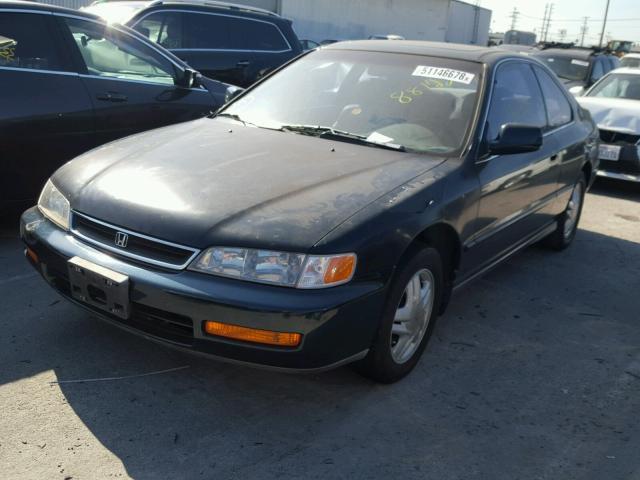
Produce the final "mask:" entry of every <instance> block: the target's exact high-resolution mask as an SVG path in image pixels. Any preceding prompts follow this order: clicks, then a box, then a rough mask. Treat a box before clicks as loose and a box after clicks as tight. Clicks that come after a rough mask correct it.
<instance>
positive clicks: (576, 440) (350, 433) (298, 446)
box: [0, 181, 640, 480]
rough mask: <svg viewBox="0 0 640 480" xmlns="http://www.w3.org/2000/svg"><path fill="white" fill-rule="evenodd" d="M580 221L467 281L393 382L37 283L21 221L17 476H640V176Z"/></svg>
mask: <svg viewBox="0 0 640 480" xmlns="http://www.w3.org/2000/svg"><path fill="white" fill-rule="evenodd" d="M580 227H581V228H580V231H579V232H578V235H577V237H576V240H575V244H574V245H573V246H572V247H571V248H570V249H569V250H567V251H565V252H562V253H555V252H550V251H547V250H545V249H543V248H541V247H537V246H534V247H531V248H529V249H527V250H526V251H524V252H522V253H521V254H519V255H517V256H516V257H514V258H512V259H511V260H510V261H509V262H508V263H506V264H503V265H502V266H500V267H498V268H497V269H495V270H494V271H492V272H491V273H489V274H487V275H486V276H484V277H483V278H481V279H480V280H478V281H476V282H475V283H473V284H471V285H469V286H468V287H466V288H465V289H463V290H462V291H460V292H459V293H457V294H456V295H455V296H454V298H453V300H452V304H451V306H450V307H449V310H448V311H447V313H446V314H445V315H444V316H443V317H441V318H440V319H439V323H438V325H437V327H436V331H435V334H434V337H433V339H432V342H431V344H430V345H429V347H428V348H427V350H426V352H425V355H424V356H423V358H422V360H421V362H420V363H419V365H418V366H417V368H416V370H415V371H414V372H413V373H412V374H411V375H410V376H409V377H407V378H406V379H404V380H403V381H401V382H399V383H397V384H394V385H386V386H382V385H377V384H374V383H372V382H370V381H367V380H365V379H363V378H361V377H360V376H358V375H357V374H356V373H354V372H353V371H352V370H351V369H350V368H341V369H339V370H335V371H332V372H328V373H323V374H314V375H287V374H278V373H271V372H266V371H262V370H255V369H250V368H245V367H239V366H232V365H228V364H223V363H219V362H216V361H211V360H208V359H204V358H200V357H194V356H191V355H188V354H184V353H180V352H176V351H174V350H171V349H168V348H166V347H163V346H159V345H157V344H155V343H151V342H149V341H147V340H144V339H141V338H138V337H136V336H133V335H131V334H128V333H126V332H123V331H121V330H119V329H117V328H115V327H113V326H110V325H107V324H105V323H103V322H101V321H99V320H96V319H94V318H92V317H91V316H90V315H89V314H88V313H86V312H85V311H83V310H82V309H80V308H78V307H76V306H73V305H71V304H69V303H68V302H66V301H65V300H63V299H61V298H60V297H59V296H58V295H57V294H56V293H55V292H54V291H53V290H51V289H50V288H49V287H48V286H47V285H46V284H45V283H44V281H43V280H42V279H41V278H39V277H38V275H37V274H36V273H35V271H34V270H33V269H32V268H31V267H30V266H29V265H28V264H27V262H26V261H25V260H24V258H23V257H22V246H21V244H20V241H19V239H18V236H17V227H16V221H15V219H14V220H9V221H7V220H5V221H4V224H3V226H1V227H0V328H1V333H0V475H2V477H3V478H7V479H8V478H11V479H14V478H33V479H44V478H46V479H93V478H127V477H133V478H141V479H155V478H162V479H165V478H171V479H181V478H188V479H193V478H210V479H216V480H218V479H253V478H256V479H271V478H305V479H315V478H318V479H334V478H336V479H342V478H344V479H349V480H356V479H371V478H384V479H388V478H404V479H406V478H419V479H437V480H446V479H491V480H496V479H508V480H516V479H527V480H531V479H554V480H555V479H593V480H603V479H607V480H609V479H611V480H616V479H624V480H638V479H640V453H639V452H640V185H633V184H625V183H620V182H612V181H607V182H605V181H598V182H597V183H596V186H595V188H594V190H593V191H592V193H590V194H589V195H588V196H587V200H586V204H585V209H584V213H583V219H582V222H581V225H580ZM167 370H168V371H167ZM162 371H165V372H164V373H156V374H153V375H147V374H149V373H154V372H162ZM122 377H126V378H122ZM107 378H110V380H105V379H107ZM93 379H97V380H100V381H89V382H76V381H77V380H93ZM56 382H61V383H56Z"/></svg>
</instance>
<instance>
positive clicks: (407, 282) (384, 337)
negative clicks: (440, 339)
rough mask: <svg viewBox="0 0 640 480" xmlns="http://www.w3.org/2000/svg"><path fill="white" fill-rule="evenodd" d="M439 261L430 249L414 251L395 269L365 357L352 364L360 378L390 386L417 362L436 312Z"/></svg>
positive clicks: (440, 274)
mask: <svg viewBox="0 0 640 480" xmlns="http://www.w3.org/2000/svg"><path fill="white" fill-rule="evenodd" d="M442 292H443V271H442V260H441V258H440V255H439V254H438V251H437V250H435V249H433V248H424V249H420V250H417V251H416V252H415V253H413V254H412V255H410V257H409V258H408V260H407V261H405V262H404V263H403V264H402V266H400V267H399V269H398V271H397V272H396V274H395V275H394V279H393V280H392V284H391V286H390V290H389V294H388V297H387V302H386V304H385V309H384V312H383V318H382V322H381V324H380V327H379V329H378V333H377V335H376V338H375V340H374V342H373V345H372V347H371V349H370V350H369V354H368V355H367V356H366V357H365V358H364V359H363V360H362V361H361V362H359V363H358V364H357V365H356V368H357V369H358V370H359V371H360V373H362V374H363V375H364V376H366V377H368V378H371V379H372V380H375V381H378V382H382V383H392V382H395V381H398V380H400V379H401V378H402V377H404V376H405V375H407V374H408V373H409V372H410V371H411V370H413V368H414V367H415V366H416V364H417V363H418V360H419V359H420V356H421V355H422V352H423V351H424V349H425V347H426V345H427V342H428V341H429V337H430V336H431V333H432V332H433V328H434V325H435V319H436V317H437V315H438V312H439V310H440V304H441V302H442Z"/></svg>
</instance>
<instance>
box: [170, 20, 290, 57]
mask: <svg viewBox="0 0 640 480" xmlns="http://www.w3.org/2000/svg"><path fill="white" fill-rule="evenodd" d="M183 19H184V20H183V23H184V34H185V46H184V48H207V49H216V50H257V51H283V50H290V47H289V44H288V43H287V41H286V39H285V38H284V37H283V36H282V33H280V29H279V28H278V27H276V26H275V25H274V24H272V23H269V22H263V21H255V20H248V19H244V18H239V17H232V16H228V15H211V14H199V13H184V14H183ZM160 43H161V44H162V45H163V46H165V45H164V43H163V42H162V41H161V42H160ZM173 48H175V47H173Z"/></svg>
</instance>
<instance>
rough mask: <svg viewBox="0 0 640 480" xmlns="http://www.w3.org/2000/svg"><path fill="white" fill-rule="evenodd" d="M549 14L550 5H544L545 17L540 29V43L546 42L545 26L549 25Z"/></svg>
mask: <svg viewBox="0 0 640 480" xmlns="http://www.w3.org/2000/svg"><path fill="white" fill-rule="evenodd" d="M548 12H549V4H548V3H546V4H545V5H544V17H542V26H541V27H540V41H541V42H542V41H543V40H544V38H543V37H544V25H545V24H546V23H547V13H548Z"/></svg>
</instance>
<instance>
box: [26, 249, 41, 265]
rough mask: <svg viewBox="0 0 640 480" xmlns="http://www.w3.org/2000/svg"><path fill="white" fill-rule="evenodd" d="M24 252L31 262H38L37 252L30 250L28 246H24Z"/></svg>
mask: <svg viewBox="0 0 640 480" xmlns="http://www.w3.org/2000/svg"><path fill="white" fill-rule="evenodd" d="M24 254H25V255H26V256H27V257H28V258H29V260H31V261H32V262H33V263H36V264H37V263H38V262H39V261H40V259H39V258H38V254H37V253H36V252H34V251H33V250H31V249H30V248H28V247H27V248H25V250H24Z"/></svg>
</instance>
